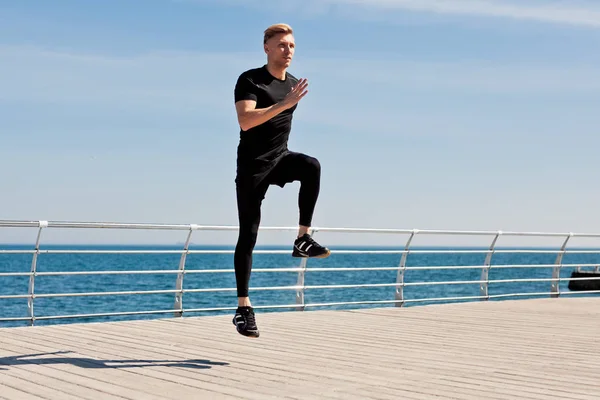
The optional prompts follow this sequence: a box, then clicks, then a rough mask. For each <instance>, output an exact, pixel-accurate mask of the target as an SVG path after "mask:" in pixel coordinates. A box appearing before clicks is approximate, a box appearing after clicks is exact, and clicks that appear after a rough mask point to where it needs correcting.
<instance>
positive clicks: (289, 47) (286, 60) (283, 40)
mask: <svg viewBox="0 0 600 400" xmlns="http://www.w3.org/2000/svg"><path fill="white" fill-rule="evenodd" d="M295 49H296V45H295V43H294V36H293V35H292V34H291V33H279V34H277V35H275V36H273V37H272V38H270V39H269V40H267V43H265V53H267V59H268V61H269V63H271V64H274V65H277V66H279V67H284V68H287V67H289V66H290V63H291V62H292V57H293V56H294V51H295Z"/></svg>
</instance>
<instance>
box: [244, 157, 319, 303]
mask: <svg viewBox="0 0 600 400" xmlns="http://www.w3.org/2000/svg"><path fill="white" fill-rule="evenodd" d="M294 181H300V192H299V193H298V208H299V211H300V218H299V224H300V225H303V226H311V223H312V217H313V213H314V210H315V205H316V203H317V198H318V197H319V190H320V185H321V165H320V163H319V161H318V160H317V159H316V158H314V157H310V156H307V155H306V154H302V153H295V152H289V153H288V154H286V155H285V156H284V157H283V158H282V159H281V161H280V162H279V163H278V164H277V166H276V167H275V168H274V169H273V170H272V171H271V172H270V173H269V175H267V177H266V178H265V180H264V181H263V182H262V183H261V184H260V185H259V186H258V187H255V188H254V187H249V186H247V185H245V184H243V183H238V184H237V185H236V191H237V204H238V218H239V224H240V230H239V236H238V241H237V245H236V247H235V255H234V265H235V279H236V282H237V295H238V297H248V285H249V282H250V270H251V269H252V251H253V250H254V246H255V245H256V239H257V237H258V227H259V225H260V215H261V213H260V208H261V204H262V201H263V199H264V198H265V194H266V193H267V189H268V188H269V185H274V184H276V185H279V186H281V187H283V186H284V185H285V183H289V182H294Z"/></svg>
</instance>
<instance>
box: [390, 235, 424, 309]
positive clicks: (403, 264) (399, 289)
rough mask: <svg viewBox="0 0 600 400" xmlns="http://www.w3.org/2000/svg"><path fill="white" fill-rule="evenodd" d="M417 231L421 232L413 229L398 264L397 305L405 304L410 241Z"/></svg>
mask: <svg viewBox="0 0 600 400" xmlns="http://www.w3.org/2000/svg"><path fill="white" fill-rule="evenodd" d="M417 233H419V230H418V229H413V231H412V233H411V234H410V236H409V237H408V240H407V241H406V245H405V246H404V252H403V253H402V257H401V258H400V264H399V265H398V274H397V275H396V284H397V286H396V294H395V296H394V297H395V299H396V300H398V302H397V303H394V304H395V305H396V307H402V306H404V274H405V272H406V259H407V258H408V252H409V248H410V243H411V242H412V240H413V238H414V237H415V235H416V234H417Z"/></svg>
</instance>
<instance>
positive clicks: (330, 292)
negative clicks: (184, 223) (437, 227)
mask: <svg viewBox="0 0 600 400" xmlns="http://www.w3.org/2000/svg"><path fill="white" fill-rule="evenodd" d="M74 249H75V250H92V251H122V250H127V251H130V250H135V251H165V250H166V251H172V250H175V251H179V250H181V246H170V245H165V246H157V245H136V246H132V245H127V246H121V245H46V246H43V247H42V250H44V251H45V250H74ZM190 249H191V250H228V251H231V250H233V247H229V246H210V247H205V246H192V247H190ZM513 249H514V248H513ZM0 250H29V251H30V250H32V246H31V245H30V244H29V245H0ZM257 250H277V251H282V250H289V248H288V247H279V246H269V247H264V246H263V247H260V246H259V247H257ZM332 250H334V252H333V254H332V255H331V256H330V257H329V258H327V259H309V260H308V261H307V265H306V268H307V271H306V274H305V285H307V286H314V285H354V284H393V283H395V282H396V279H397V271H396V270H384V271H382V270H368V269H367V268H378V267H391V268H397V267H398V265H399V263H400V258H401V254H398V253H395V254H394V253H384V254H380V253H371V252H369V253H352V251H356V250H361V251H364V250H368V251H372V250H383V251H390V250H398V248H389V247H365V246H360V247H336V248H335V249H332ZM336 250H343V251H345V250H350V252H348V253H344V252H340V253H336V252H335V251H336ZM414 250H418V251H430V250H433V251H434V252H433V253H427V252H425V253H421V252H419V253H410V254H409V255H408V257H407V259H406V266H407V267H408V268H410V267H427V266H448V267H452V266H469V265H472V266H478V268H473V269H457V268H447V269H433V270H425V269H419V270H411V269H408V270H407V271H406V272H405V275H404V282H405V283H409V284H410V283H418V282H421V283H423V284H419V285H410V286H407V287H405V288H404V298H405V299H406V300H408V301H409V302H407V303H405V304H404V307H414V306H424V305H430V304H440V303H448V302H456V301H479V300H477V299H475V300H473V299H464V300H452V299H450V298H456V297H471V296H479V295H480V288H479V284H478V283H460V284H444V285H436V284H435V282H450V281H455V282H464V281H477V280H480V279H481V271H482V270H481V268H479V267H480V266H483V264H484V260H485V257H486V254H485V253H482V252H479V253H474V252H472V251H481V250H486V249H482V248H463V247H458V248H451V249H450V248H440V247H436V248H419V247H415V248H412V247H411V251H414ZM439 250H443V251H450V253H439V252H436V251H439ZM497 250H501V251H506V250H511V249H509V248H498V249H497ZM518 250H519V252H516V253H495V254H494V255H493V257H492V260H491V265H492V268H491V269H490V271H489V279H490V280H510V279H538V280H539V279H550V278H551V277H552V267H541V268H540V267H535V266H536V265H543V264H554V263H555V262H556V259H557V254H556V253H543V252H539V251H540V250H542V251H546V250H558V249H554V248H541V249H540V248H529V249H524V248H519V249H518ZM586 250H592V251H593V250H594V249H586ZM596 250H597V249H596ZM32 258H33V254H31V253H29V254H14V253H0V274H2V273H28V272H29V271H30V269H31V265H32ZM180 259H181V254H156V253H151V254H140V253H134V254H106V253H105V254H95V253H77V254H69V253H44V252H42V253H41V254H39V255H38V258H37V272H38V273H43V272H67V271H150V272H151V271H165V270H167V271H177V269H178V267H179V263H180ZM562 264H570V266H563V267H562V268H561V271H560V276H561V278H569V277H570V276H571V273H572V272H573V270H574V269H575V266H576V265H579V264H600V251H599V252H598V253H595V254H593V253H584V254H577V253H573V254H571V253H567V254H565V255H564V257H563V259H562ZM253 265H254V267H253V268H254V269H267V270H270V269H274V268H295V267H298V266H299V265H300V260H299V259H297V258H293V257H291V252H287V251H285V252H284V253H283V254H263V253H260V254H254V256H253ZM502 265H520V266H522V267H519V268H494V266H496V267H498V266H502ZM340 267H341V268H351V270H348V271H329V270H328V269H331V268H340ZM311 268H322V269H324V271H311ZM359 268H360V270H358V269H359ZM363 268H364V269H363ZM223 269H225V270H228V271H226V272H220V273H188V274H186V275H185V276H184V280H183V288H184V290H189V289H203V288H221V289H227V290H225V291H218V292H191V293H190V292H186V293H184V294H183V307H184V309H185V310H192V309H206V308H210V309H215V308H216V309H218V308H229V309H226V310H209V311H186V312H184V314H183V317H184V318H185V317H190V316H200V315H218V314H223V313H232V312H233V311H232V310H231V309H230V308H232V307H235V306H236V305H237V298H236V291H235V287H236V282H235V275H234V270H233V254H232V253H227V252H225V253H220V254H206V253H200V254H189V255H187V258H186V270H187V271H191V270H223ZM588 269H589V268H588ZM176 280H177V274H174V273H170V274H167V273H156V274H153V273H148V274H142V275H135V274H108V275H97V274H94V275H69V276H55V275H49V276H36V277H35V287H34V288H35V294H36V295H43V294H53V293H60V294H70V293H86V292H95V293H96V292H120V291H128V292H130V291H149V290H174V289H175V288H176ZM297 281H298V273H297V272H270V271H266V272H255V271H253V272H252V275H251V280H250V297H251V300H252V303H253V305H254V306H257V307H272V306H290V307H283V308H261V309H260V312H275V311H276V312H310V311H312V310H320V309H356V308H362V307H394V306H395V305H394V304H387V303H381V304H346V305H344V304H336V305H328V306H318V307H307V308H306V309H305V310H303V311H299V310H297V309H296V308H295V307H292V306H295V304H296V290H295V289H292V290H290V289H285V290H253V288H260V287H263V288H264V287H286V286H294V285H296V284H297ZM550 286H551V282H549V281H534V282H522V281H519V282H505V283H491V284H490V285H489V295H492V296H493V295H501V294H520V296H518V297H501V298H498V299H493V298H492V299H490V301H502V300H507V299H514V298H518V299H524V298H540V297H550V295H549V294H548V293H549V292H550ZM28 287H29V276H14V275H13V276H0V297H1V296H7V295H26V294H27V293H28ZM560 291H561V292H562V293H563V294H562V295H563V296H566V295H567V294H572V295H581V294H580V293H572V292H569V288H568V281H561V282H560ZM589 295H590V296H597V295H598V294H589ZM304 298H305V303H307V304H323V303H344V302H361V301H390V300H394V298H395V287H393V286H380V287H371V288H369V287H367V288H365V287H359V288H345V287H342V288H327V289H323V288H314V289H306V290H305V292H304ZM426 299H436V300H426ZM416 300H419V301H416ZM174 303H175V293H159V294H122V295H103V294H101V293H99V294H98V295H95V296H64V297H52V298H48V297H36V298H35V299H34V303H33V305H34V308H33V309H34V315H35V317H36V318H40V317H42V318H43V317H48V316H70V315H81V314H98V313H120V312H133V313H136V312H145V311H153V310H165V311H168V310H173V308H174ZM26 317H29V312H28V307H27V298H16V299H15V298H8V299H6V298H0V320H2V319H7V318H26ZM171 317H176V314H174V313H171V312H168V313H161V314H149V315H146V314H134V315H121V316H102V317H81V318H61V319H36V320H35V325H48V324H64V323H74V322H100V321H122V320H133V319H150V318H171ZM27 325H29V321H0V327H14V326H27Z"/></svg>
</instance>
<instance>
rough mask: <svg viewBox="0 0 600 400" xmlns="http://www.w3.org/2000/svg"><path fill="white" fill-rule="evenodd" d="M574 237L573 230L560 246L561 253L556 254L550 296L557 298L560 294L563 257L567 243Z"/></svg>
mask: <svg viewBox="0 0 600 400" xmlns="http://www.w3.org/2000/svg"><path fill="white" fill-rule="evenodd" d="M572 237H573V232H571V233H569V236H567V238H566V239H565V241H564V242H563V245H562V247H561V248H560V253H558V256H556V261H555V262H554V264H555V265H554V268H552V281H551V282H552V284H551V286H550V297H551V298H557V297H559V296H560V282H559V279H560V269H561V267H562V259H563V256H564V254H565V249H566V248H567V243H569V239H571V238H572Z"/></svg>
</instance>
